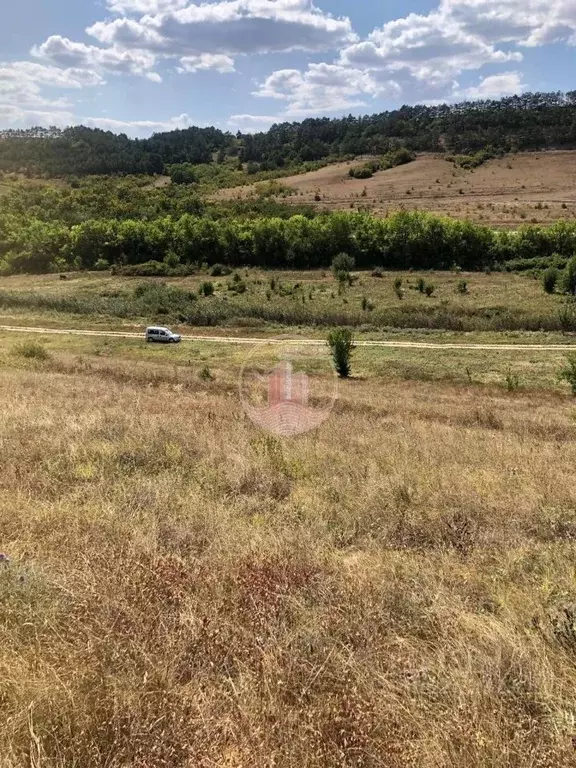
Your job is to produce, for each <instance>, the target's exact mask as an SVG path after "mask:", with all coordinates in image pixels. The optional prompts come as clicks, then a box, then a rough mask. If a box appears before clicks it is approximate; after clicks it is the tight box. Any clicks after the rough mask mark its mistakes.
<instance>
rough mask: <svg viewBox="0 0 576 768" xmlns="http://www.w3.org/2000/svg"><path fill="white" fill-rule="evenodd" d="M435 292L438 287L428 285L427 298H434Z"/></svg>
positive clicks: (425, 290) (426, 289)
mask: <svg viewBox="0 0 576 768" xmlns="http://www.w3.org/2000/svg"><path fill="white" fill-rule="evenodd" d="M435 290H436V287H435V286H434V285H432V283H427V284H426V287H425V288H424V293H425V294H426V296H432V295H433V293H434V291H435Z"/></svg>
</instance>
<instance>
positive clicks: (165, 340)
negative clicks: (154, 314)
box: [146, 326, 182, 344]
mask: <svg viewBox="0 0 576 768" xmlns="http://www.w3.org/2000/svg"><path fill="white" fill-rule="evenodd" d="M146 341H157V342H159V343H160V344H178V343H179V342H180V341H182V337H181V336H180V334H178V333H172V331H171V330H170V328H157V327H156V326H151V327H150V328H146Z"/></svg>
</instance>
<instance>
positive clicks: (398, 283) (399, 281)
mask: <svg viewBox="0 0 576 768" xmlns="http://www.w3.org/2000/svg"><path fill="white" fill-rule="evenodd" d="M394 288H395V289H396V290H398V288H402V278H401V277H397V278H396V279H395V280H394Z"/></svg>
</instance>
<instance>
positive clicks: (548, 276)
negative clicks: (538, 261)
mask: <svg viewBox="0 0 576 768" xmlns="http://www.w3.org/2000/svg"><path fill="white" fill-rule="evenodd" d="M558 277H559V272H558V270H557V269H556V267H548V269H547V270H546V271H545V272H544V274H543V275H542V285H543V287H544V290H545V292H546V293H554V291H555V290H556V284H557V283H558Z"/></svg>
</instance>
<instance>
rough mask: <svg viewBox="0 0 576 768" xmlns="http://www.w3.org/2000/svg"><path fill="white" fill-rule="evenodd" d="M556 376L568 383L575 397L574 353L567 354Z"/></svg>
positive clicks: (575, 362)
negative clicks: (564, 362)
mask: <svg viewBox="0 0 576 768" xmlns="http://www.w3.org/2000/svg"><path fill="white" fill-rule="evenodd" d="M558 378H559V379H560V381H565V382H567V383H568V384H570V388H571V390H572V394H573V396H574V397H576V355H569V356H568V357H567V358H566V364H565V366H564V368H562V370H561V371H560V373H559V375H558Z"/></svg>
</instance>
